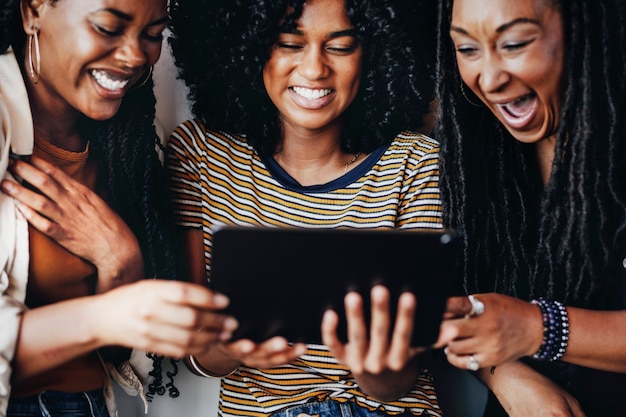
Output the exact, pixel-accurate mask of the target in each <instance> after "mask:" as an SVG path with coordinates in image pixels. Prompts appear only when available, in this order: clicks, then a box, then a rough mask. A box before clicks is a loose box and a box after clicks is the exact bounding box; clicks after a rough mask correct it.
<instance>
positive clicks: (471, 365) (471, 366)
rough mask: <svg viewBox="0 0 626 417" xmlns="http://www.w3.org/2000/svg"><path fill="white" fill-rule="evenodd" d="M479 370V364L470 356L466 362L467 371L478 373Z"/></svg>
mask: <svg viewBox="0 0 626 417" xmlns="http://www.w3.org/2000/svg"><path fill="white" fill-rule="evenodd" d="M479 369H480V362H478V361H477V360H476V358H475V357H474V355H470V356H469V360H468V361H467V370H468V371H478V370H479Z"/></svg>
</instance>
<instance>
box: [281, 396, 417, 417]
mask: <svg viewBox="0 0 626 417" xmlns="http://www.w3.org/2000/svg"><path fill="white" fill-rule="evenodd" d="M409 416H413V414H411V412H410V411H406V412H404V413H402V414H398V415H397V416H395V417H409ZM272 417H387V414H385V413H383V412H381V411H370V410H368V409H367V408H364V407H361V406H359V405H358V404H356V403H355V402H352V401H348V402H345V403H340V402H339V401H334V400H327V401H323V402H318V401H313V402H308V403H305V404H301V405H296V406H294V407H289V408H285V409H284V410H281V411H277V412H275V413H273V414H272Z"/></svg>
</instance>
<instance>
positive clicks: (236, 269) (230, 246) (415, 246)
mask: <svg viewBox="0 0 626 417" xmlns="http://www.w3.org/2000/svg"><path fill="white" fill-rule="evenodd" d="M455 242H456V236H455V234H454V233H453V232H452V231H449V230H442V231H415V230H397V229H396V230H383V229H367V230H365V229H305V228H266V227H235V226H227V227H222V228H220V229H219V230H217V231H216V232H215V234H214V236H213V242H212V243H213V251H212V261H211V262H212V263H211V286H212V288H213V289H215V290H216V291H219V292H221V293H223V294H225V295H227V296H228V297H229V298H230V305H229V307H228V310H227V311H228V312H229V313H230V314H232V315H233V316H234V317H235V318H236V319H237V320H238V321H239V328H238V329H237V331H236V332H235V334H234V336H233V337H234V339H240V338H249V339H252V340H254V341H256V342H260V341H263V340H266V339H268V338H270V337H272V336H277V335H280V336H284V337H286V338H287V340H289V341H290V342H306V343H312V344H321V341H322V340H321V323H322V316H323V314H324V312H325V311H326V309H328V308H332V309H334V310H335V311H337V313H338V314H339V317H340V325H339V337H340V338H342V339H343V341H344V342H345V341H346V324H345V314H344V307H343V299H344V296H345V295H346V294H347V293H348V292H349V291H352V290H354V291H358V292H359V293H360V294H361V295H362V296H363V299H364V301H365V311H366V314H367V313H368V312H369V292H370V289H371V288H372V286H373V285H375V284H383V285H385V286H386V287H387V288H388V289H389V290H390V292H391V299H392V316H395V310H396V302H397V298H398V296H399V295H400V294H401V293H402V292H403V291H411V292H413V293H414V294H415V296H416V298H417V309H416V313H415V329H414V332H413V338H412V344H413V345H414V346H429V345H431V344H433V343H434V342H435V341H436V340H437V336H438V333H439V325H440V323H441V317H442V314H443V311H444V308H445V302H446V298H447V296H448V294H449V291H450V289H451V286H452V282H453V280H454V275H455V272H454V264H455V262H454V258H455V253H454V252H455V246H456V245H455Z"/></svg>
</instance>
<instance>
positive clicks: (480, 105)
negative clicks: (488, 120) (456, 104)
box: [460, 81, 483, 107]
mask: <svg viewBox="0 0 626 417" xmlns="http://www.w3.org/2000/svg"><path fill="white" fill-rule="evenodd" d="M464 84H465V83H464V82H463V81H461V84H460V85H461V94H463V97H465V100H467V102H468V103H469V104H471V105H472V106H474V107H482V106H483V105H482V102H481V104H476V102H474V101H473V100H470V98H469V97H468V96H467V94H465V87H463V85H464Z"/></svg>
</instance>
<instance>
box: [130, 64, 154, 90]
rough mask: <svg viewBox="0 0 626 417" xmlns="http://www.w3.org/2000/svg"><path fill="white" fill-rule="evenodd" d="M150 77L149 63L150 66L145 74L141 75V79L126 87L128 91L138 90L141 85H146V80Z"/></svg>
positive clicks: (150, 68)
mask: <svg viewBox="0 0 626 417" xmlns="http://www.w3.org/2000/svg"><path fill="white" fill-rule="evenodd" d="M150 77H152V65H150V67H149V68H148V71H147V72H146V75H145V76H144V77H143V80H137V82H136V83H135V84H133V86H132V87H130V88H129V89H128V91H135V90H139V89H140V88H141V87H143V86H144V85H146V83H147V82H148V80H149V79H150ZM139 81H141V82H139Z"/></svg>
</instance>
